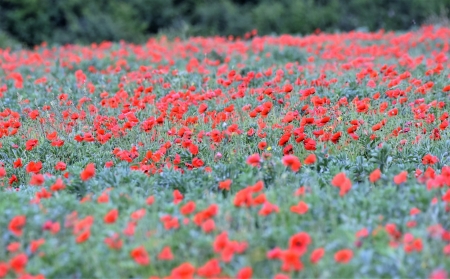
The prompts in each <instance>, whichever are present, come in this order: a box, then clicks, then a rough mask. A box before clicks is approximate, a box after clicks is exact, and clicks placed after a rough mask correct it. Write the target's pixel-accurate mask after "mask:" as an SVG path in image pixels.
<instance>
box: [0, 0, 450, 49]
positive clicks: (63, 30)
mask: <svg viewBox="0 0 450 279" xmlns="http://www.w3.org/2000/svg"><path fill="white" fill-rule="evenodd" d="M446 7H450V0H279V1H270V0H250V1H244V0H215V1H208V0H151V1H146V0H96V1H85V0H64V1H60V0H2V1H0V18H1V20H0V31H2V32H3V33H6V34H8V35H9V37H11V39H12V40H16V41H20V42H22V43H24V44H25V45H28V46H32V45H36V44H39V43H41V42H43V41H46V42H49V43H57V44H65V43H90V42H100V41H103V40H113V41H118V40H121V39H124V40H127V41H130V42H142V41H144V40H145V38H146V37H148V36H149V35H150V34H157V33H159V32H162V33H164V34H168V35H174V36H191V35H213V34H214V35H216V34H220V35H243V34H244V33H245V32H248V31H250V30H252V29H257V30H258V31H259V33H260V34H270V33H303V34H304V33H310V32H313V31H314V30H316V29H317V28H319V29H321V30H325V31H335V30H342V31H347V30H352V29H355V28H359V27H366V28H367V29H368V30H377V29H380V28H384V29H388V30H390V29H394V30H398V29H408V28H410V27H413V26H414V25H420V24H423V23H424V22H426V20H427V19H429V18H439V17H443V18H445V17H446V16H447V15H448V10H446ZM0 43H1V42H0Z"/></svg>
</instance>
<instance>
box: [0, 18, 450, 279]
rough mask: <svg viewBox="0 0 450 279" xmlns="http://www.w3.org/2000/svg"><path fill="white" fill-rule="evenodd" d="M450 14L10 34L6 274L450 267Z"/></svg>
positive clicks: (4, 177) (301, 272)
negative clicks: (145, 34) (208, 31)
mask: <svg viewBox="0 0 450 279" xmlns="http://www.w3.org/2000/svg"><path fill="white" fill-rule="evenodd" d="M449 55H450V28H446V27H439V26H423V27H421V28H417V29H416V30H413V31H409V32H387V31H386V32H385V31H383V30H381V31H378V32H374V33H369V32H359V31H353V32H348V33H335V34H327V33H321V32H316V33H315V34H312V35H308V36H302V37H300V36H293V35H280V36H259V35H258V34H257V32H256V31H252V32H249V33H247V34H246V35H245V36H243V37H241V38H236V37H191V38H189V39H179V38H175V39H168V38H166V37H164V36H160V37H156V38H151V39H149V40H148V41H147V42H146V43H145V44H142V45H137V44H131V43H126V42H120V43H110V42H103V43H99V44H91V45H85V46H82V45H64V46H59V47H51V46H47V45H46V44H45V43H44V44H41V45H39V46H36V47H35V48H34V49H32V50H15V51H12V50H10V49H0V212H1V214H0V278H22V279H25V278H26V279H29V278H39V279H42V278H74V279H76V278H152V279H156V278H174V279H179V278H183V279H184V278H239V279H244V278H276V279H286V278H434V279H437V278H447V275H448V272H450V212H449V211H450V188H449V187H450V166H449V165H450V157H449V152H450V137H449V135H450V132H449V128H448V125H449V123H448V118H449V113H448V108H449V103H450V99H449V95H450V60H449Z"/></svg>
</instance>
